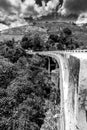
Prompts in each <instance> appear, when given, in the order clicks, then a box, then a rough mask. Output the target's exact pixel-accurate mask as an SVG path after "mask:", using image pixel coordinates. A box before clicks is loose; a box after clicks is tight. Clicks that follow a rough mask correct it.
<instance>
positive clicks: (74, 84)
mask: <svg viewBox="0 0 87 130" xmlns="http://www.w3.org/2000/svg"><path fill="white" fill-rule="evenodd" d="M79 68H80V60H79V59H77V58H76V57H73V56H69V57H67V56H65V57H64V58H63V60H62V74H61V84H60V85H61V86H60V87H61V88H62V90H61V93H62V94H61V100H62V101H61V107H62V108H61V113H62V112H63V117H62V118H61V130H78V125H77V117H78V82H79V80H78V79H79ZM62 122H64V123H62Z"/></svg>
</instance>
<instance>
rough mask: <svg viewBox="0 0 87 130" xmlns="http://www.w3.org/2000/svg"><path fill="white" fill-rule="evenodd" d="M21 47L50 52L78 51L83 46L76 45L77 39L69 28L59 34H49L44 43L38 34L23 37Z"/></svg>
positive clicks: (80, 44)
mask: <svg viewBox="0 0 87 130" xmlns="http://www.w3.org/2000/svg"><path fill="white" fill-rule="evenodd" d="M21 47H22V48H23V49H29V50H33V51H43V50H47V51H49V50H50V51H52V50H73V49H80V48H83V47H84V46H83V44H82V43H78V40H77V38H75V37H74V36H73V33H72V31H71V30H70V29H69V28H64V29H62V30H61V31H60V32H59V34H49V36H48V39H47V40H46V41H44V40H43V39H42V37H41V36H40V34H38V33H36V34H34V35H27V36H26V35H25V36H24V37H23V38H22V41H21Z"/></svg>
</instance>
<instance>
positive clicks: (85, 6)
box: [64, 0, 87, 13]
mask: <svg viewBox="0 0 87 130" xmlns="http://www.w3.org/2000/svg"><path fill="white" fill-rule="evenodd" d="M64 7H65V8H66V9H67V10H68V11H71V12H74V13H81V12H85V11H87V0H65V4H64Z"/></svg>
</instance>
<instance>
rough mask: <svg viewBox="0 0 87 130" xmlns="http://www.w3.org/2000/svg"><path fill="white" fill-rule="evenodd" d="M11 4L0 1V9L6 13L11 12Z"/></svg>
mask: <svg viewBox="0 0 87 130" xmlns="http://www.w3.org/2000/svg"><path fill="white" fill-rule="evenodd" d="M10 7H11V4H10V2H9V1H7V0H0V8H2V9H4V10H6V11H7V12H10V11H11V8H10Z"/></svg>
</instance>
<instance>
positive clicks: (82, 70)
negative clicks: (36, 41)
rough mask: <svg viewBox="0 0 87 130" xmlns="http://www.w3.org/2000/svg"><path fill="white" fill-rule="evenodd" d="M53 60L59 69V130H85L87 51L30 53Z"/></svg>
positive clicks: (86, 123) (86, 128)
mask: <svg viewBox="0 0 87 130" xmlns="http://www.w3.org/2000/svg"><path fill="white" fill-rule="evenodd" d="M26 52H27V54H33V55H35V54H39V55H44V56H48V57H51V58H54V59H55V60H56V61H57V63H58V64H59V68H60V92H61V113H60V122H61V123H60V130H87V50H73V51H44V52H30V51H26Z"/></svg>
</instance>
